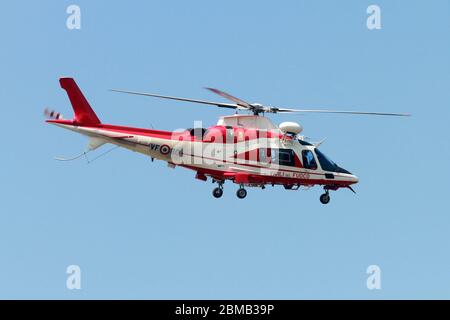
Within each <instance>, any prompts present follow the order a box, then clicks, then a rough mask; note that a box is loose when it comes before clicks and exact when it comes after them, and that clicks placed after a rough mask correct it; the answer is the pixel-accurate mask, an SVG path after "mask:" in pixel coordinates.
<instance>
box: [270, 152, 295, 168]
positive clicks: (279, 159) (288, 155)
mask: <svg viewBox="0 0 450 320" xmlns="http://www.w3.org/2000/svg"><path fill="white" fill-rule="evenodd" d="M269 150H270V149H269ZM272 163H274V164H278V165H280V166H290V167H295V154H294V150H292V149H272Z"/></svg>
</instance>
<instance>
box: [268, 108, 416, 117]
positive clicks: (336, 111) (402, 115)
mask: <svg viewBox="0 0 450 320" xmlns="http://www.w3.org/2000/svg"><path fill="white" fill-rule="evenodd" d="M275 110H276V112H286V113H288V112H303V113H331V114H356V115H366V116H394V117H409V116H411V114H409V113H386V112H365V111H339V110H320V109H319V110H317V109H304V110H302V109H283V108H275Z"/></svg>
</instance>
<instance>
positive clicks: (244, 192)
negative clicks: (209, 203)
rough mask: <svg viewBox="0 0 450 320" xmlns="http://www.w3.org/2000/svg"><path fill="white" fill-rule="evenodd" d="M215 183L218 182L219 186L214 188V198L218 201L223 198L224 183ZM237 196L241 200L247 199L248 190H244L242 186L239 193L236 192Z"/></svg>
mask: <svg viewBox="0 0 450 320" xmlns="http://www.w3.org/2000/svg"><path fill="white" fill-rule="evenodd" d="M215 182H217V183H218V184H219V186H218V187H217V188H214V190H213V192H212V194H213V196H214V198H217V199H218V198H221V197H222V196H223V181H215ZM236 196H237V197H238V198H239V199H244V198H245V197H247V190H245V189H244V186H243V185H241V186H240V188H239V189H238V191H236Z"/></svg>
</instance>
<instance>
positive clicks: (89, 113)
mask: <svg viewBox="0 0 450 320" xmlns="http://www.w3.org/2000/svg"><path fill="white" fill-rule="evenodd" d="M59 83H60V84H61V88H63V89H64V90H66V92H67V95H68V96H69V99H70V103H71V104H72V108H73V111H74V112H75V118H74V120H75V122H77V123H79V124H81V125H98V124H100V120H99V119H98V118H97V115H96V114H95V112H94V110H92V108H91V106H90V105H89V102H88V101H87V100H86V98H85V97H84V95H83V93H82V92H81V90H80V88H79V87H78V86H77V84H76V82H75V80H74V79H72V78H61V79H59Z"/></svg>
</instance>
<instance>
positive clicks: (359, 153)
mask: <svg viewBox="0 0 450 320" xmlns="http://www.w3.org/2000/svg"><path fill="white" fill-rule="evenodd" d="M73 3H74V4H77V5H79V6H80V8H81V14H82V17H81V21H82V22H81V23H82V28H81V30H72V31H71V30H68V29H67V28H66V19H67V16H68V15H67V14H66V8H67V7H68V6H69V5H70V4H73ZM371 4H377V5H379V6H380V8H381V13H382V29H381V30H376V31H369V30H368V29H367V27H366V18H367V14H366V9H367V7H368V6H369V5H371ZM449 15H450V3H449V2H448V1H446V0H436V1H432V2H426V1H381V0H377V1H365V0H359V1H356V0H355V1H345V2H342V1H340V2H337V1H281V2H273V1H246V2H242V1H226V2H217V1H216V2H211V1H189V2H186V1H170V2H168V1H127V2H125V1H121V2H119V1H114V2H110V1H108V2H107V1H75V2H69V1H39V2H30V1H9V2H5V3H3V4H2V10H1V17H0V34H1V39H2V49H1V50H0V61H1V65H2V71H1V72H0V105H1V108H2V116H3V121H2V126H1V132H2V135H3V137H4V139H3V145H2V157H1V158H0V163H1V169H0V177H1V181H2V183H1V184H0V191H1V195H2V196H1V201H0V271H1V272H0V298H43V299H47V298H59V299H81V298H88V299H93V298H126V299H128V298H138V299H227V298H236V299H310V298H325V299H330V298H342V299H348V298H356V299H382V298H386V299H393V298H426V299H428V298H447V299H448V298H450V255H449V250H448V248H449V245H450V234H449V232H448V230H449V227H450V210H449V205H448V201H447V197H448V194H447V193H448V182H447V181H448V178H450V169H449V167H448V165H447V163H448V160H447V159H448V158H449V157H450V147H449V146H450V144H449V138H448V137H449V136H448V130H447V127H448V121H449V116H450V112H449V103H450V90H449V88H450V40H449V39H450V38H449V31H450V16H449ZM60 76H72V77H75V78H76V79H77V81H78V83H79V85H80V87H81V88H82V90H83V91H84V92H85V94H86V96H87V97H88V99H89V101H90V102H91V104H92V105H93V107H94V108H95V110H96V112H97V113H98V115H99V117H100V119H101V120H102V121H103V122H105V123H115V124H116V123H118V124H124V125H133V126H142V127H150V126H153V127H155V128H161V129H166V130H172V129H177V128H183V127H191V126H192V125H193V122H194V121H195V120H201V121H203V123H204V124H205V126H207V125H212V124H214V123H215V122H216V120H217V118H218V117H219V116H220V115H223V114H224V110H220V109H215V108H211V109H208V108H206V107H202V106H195V105H189V104H179V103H174V102H168V101H158V100H152V99H146V98H143V97H133V96H125V95H118V94H114V93H111V92H108V89H110V88H124V89H132V90H144V91H150V92H159V93H163V94H171V95H179V96H186V97H192V98H200V99H212V98H214V99H216V97H213V96H211V94H210V93H208V92H207V91H206V90H203V89H202V88H203V87H205V86H211V87H217V88H221V89H224V90H226V91H229V92H230V93H232V94H234V95H236V96H238V97H242V98H244V99H247V100H249V101H252V102H253V101H254V102H262V103H266V104H271V105H280V106H283V107H291V108H303V107H313V108H335V109H339V108H345V109H360V110H367V111H386V112H397V111H398V112H410V113H412V114H413V117H412V118H408V119H399V118H378V117H372V118H370V117H357V116H355V117H350V116H331V115H305V116H303V115H289V116H287V115H277V116H273V117H272V119H273V120H274V121H275V122H276V123H280V122H282V121H286V120H293V121H298V122H300V123H301V124H302V125H303V126H304V127H305V135H307V136H308V137H311V138H313V139H315V140H319V139H322V138H325V137H326V138H327V140H326V142H325V144H324V145H323V146H322V151H324V152H325V153H327V154H328V155H329V156H330V157H331V158H332V159H333V160H334V161H335V162H337V163H339V164H340V165H341V166H343V167H344V168H346V169H348V170H350V171H352V172H353V173H355V174H356V175H358V176H359V178H360V183H359V184H358V185H357V186H356V191H357V195H353V194H352V193H351V192H349V191H346V190H341V191H339V192H336V193H333V194H332V200H331V203H330V204H329V205H328V206H322V205H321V204H320V203H319V200H318V197H319V195H320V194H321V193H322V190H321V189H320V188H315V189H312V190H309V191H305V192H301V191H298V192H286V191H285V190H284V189H282V188H274V189H272V188H269V189H266V190H257V189H255V190H254V189H249V190H248V191H249V195H248V197H247V199H246V200H245V201H242V200H238V199H237V198H236V196H235V191H236V186H234V185H231V184H230V183H228V184H226V185H225V195H224V197H223V198H222V199H220V200H216V199H214V198H213V197H212V196H211V190H212V188H213V185H212V184H210V183H203V182H200V181H197V180H194V173H193V172H190V171H185V170H183V169H180V168H177V169H175V170H172V169H168V168H167V167H166V166H165V165H164V164H163V163H161V162H155V163H151V162H150V161H149V159H147V158H145V157H144V156H142V155H138V154H133V153H130V152H127V151H125V150H115V151H114V152H112V153H111V154H109V155H108V156H106V157H104V158H101V159H99V160H98V161H96V162H94V163H92V164H89V165H87V164H86V163H85V162H84V161H82V160H80V161H77V162H72V163H59V162H56V161H54V160H53V157H54V156H56V155H73V154H77V153H78V152H80V151H82V150H83V149H84V147H85V145H86V139H85V138H83V137H81V136H78V135H76V134H74V133H71V132H66V131H64V130H61V129H59V128H56V127H52V126H48V125H45V124H44V122H43V120H44V119H43V117H42V110H43V109H44V108H45V107H51V108H54V109H56V110H58V111H60V112H62V113H63V114H64V115H65V116H66V117H71V115H72V110H71V108H70V105H69V102H68V99H67V97H66V95H65V93H64V91H63V90H61V89H60V88H59V84H58V78H59V77H60ZM225 113H226V112H225ZM105 150H106V149H105ZM73 264H75V265H79V266H80V267H81V270H82V278H81V279H82V289H81V290H79V291H76V290H74V291H70V290H68V289H67V288H66V277H67V275H66V273H65V271H66V268H67V266H69V265H73ZM373 264H375V265H378V266H379V267H380V268H381V271H382V278H381V279H382V280H381V281H382V289H381V290H368V289H367V287H366V279H367V276H368V275H367V274H366V269H367V267H368V266H369V265H373Z"/></svg>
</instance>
